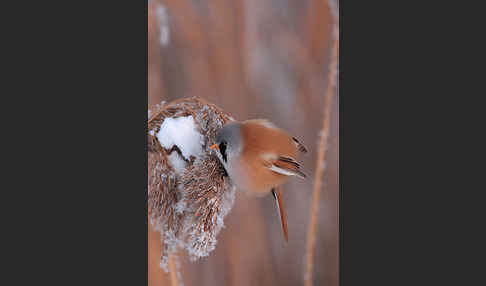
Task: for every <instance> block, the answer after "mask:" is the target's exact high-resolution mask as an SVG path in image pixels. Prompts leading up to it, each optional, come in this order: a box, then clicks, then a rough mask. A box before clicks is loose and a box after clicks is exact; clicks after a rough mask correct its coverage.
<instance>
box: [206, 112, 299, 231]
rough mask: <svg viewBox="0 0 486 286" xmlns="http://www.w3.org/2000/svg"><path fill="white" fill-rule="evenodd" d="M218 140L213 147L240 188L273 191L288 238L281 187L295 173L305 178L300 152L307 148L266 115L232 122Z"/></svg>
mask: <svg viewBox="0 0 486 286" xmlns="http://www.w3.org/2000/svg"><path fill="white" fill-rule="evenodd" d="M215 141H216V144H214V145H213V146H211V149H213V148H218V150H219V158H220V160H221V162H222V163H223V164H224V165H225V168H227V171H228V174H229V176H230V178H231V180H232V181H233V182H234V183H235V185H236V186H237V187H238V188H240V189H242V190H245V191H247V192H249V193H251V194H254V195H256V196H263V195H265V194H267V193H269V192H272V194H273V196H274V198H275V201H276V203H277V209H278V211H279V215H280V219H281V223H282V230H283V233H284V237H285V239H286V240H287V239H288V234H287V223H286V219H285V210H284V206H283V200H282V197H281V190H280V188H279V187H280V186H281V185H282V184H283V183H285V181H286V180H288V179H289V177H291V176H298V177H302V178H305V174H304V173H303V172H302V171H301V170H300V164H299V163H298V162H297V161H296V156H297V151H301V152H307V150H306V148H305V147H304V146H303V145H302V144H300V142H299V141H298V140H297V139H296V138H294V137H292V136H290V135H289V134H288V133H287V132H285V131H284V130H282V129H280V128H277V127H276V126H275V125H273V124H272V123H271V122H269V121H267V120H262V119H252V120H246V121H243V122H239V123H237V122H234V123H232V124H228V125H226V126H225V127H223V129H222V130H220V131H219V132H218V134H217V136H216V140H215ZM277 188H279V189H277Z"/></svg>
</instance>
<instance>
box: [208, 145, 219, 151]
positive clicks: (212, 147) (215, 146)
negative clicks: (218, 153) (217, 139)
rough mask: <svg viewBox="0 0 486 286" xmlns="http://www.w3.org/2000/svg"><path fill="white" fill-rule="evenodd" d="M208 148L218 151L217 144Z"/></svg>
mask: <svg viewBox="0 0 486 286" xmlns="http://www.w3.org/2000/svg"><path fill="white" fill-rule="evenodd" d="M209 148H210V149H214V148H216V149H218V150H219V146H218V144H214V145H213V146H211V147H209Z"/></svg>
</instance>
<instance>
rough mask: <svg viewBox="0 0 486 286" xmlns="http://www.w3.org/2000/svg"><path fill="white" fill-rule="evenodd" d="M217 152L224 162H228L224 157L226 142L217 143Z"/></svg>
mask: <svg viewBox="0 0 486 286" xmlns="http://www.w3.org/2000/svg"><path fill="white" fill-rule="evenodd" d="M219 151H220V152H221V156H222V157H223V160H224V161H225V162H228V158H227V157H226V142H224V141H223V142H221V143H219Z"/></svg>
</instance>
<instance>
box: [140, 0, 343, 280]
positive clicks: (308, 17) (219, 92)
mask: <svg viewBox="0 0 486 286" xmlns="http://www.w3.org/2000/svg"><path fill="white" fill-rule="evenodd" d="M148 8H149V9H148V90H149V94H148V103H149V108H153V107H154V105H155V104H158V103H160V102H161V101H163V100H164V101H167V102H170V101H172V100H174V99H178V98H182V97H190V96H199V97H202V98H205V99H207V100H209V101H211V102H212V103H215V104H216V105H218V106H219V107H221V108H223V109H224V110H225V111H226V112H228V113H229V114H231V115H232V116H233V117H234V118H235V119H237V120H245V119H249V118H267V119H270V120H271V121H273V122H274V123H276V124H277V125H278V126H279V127H281V128H283V129H285V130H287V131H288V132H289V133H291V134H292V135H294V136H295V137H297V138H299V140H300V141H301V142H303V143H304V144H305V145H306V146H307V149H309V153H307V155H304V156H301V157H300V158H299V161H301V162H302V163H303V164H302V165H303V170H304V172H305V173H306V174H307V175H308V179H307V180H305V181H304V180H300V179H297V178H295V179H292V180H290V181H289V183H287V184H286V185H285V186H284V194H283V198H284V202H285V206H286V210H287V217H288V228H289V242H288V244H286V243H285V241H284V239H283V236H282V232H281V229H280V221H279V218H278V214H277V212H276V210H275V202H274V200H273V197H272V196H271V195H269V196H266V197H264V198H261V199H255V198H251V197H248V196H246V195H245V194H241V193H238V194H237V198H236V201H235V205H234V207H233V209H232V211H231V212H230V213H229V214H228V216H227V217H226V219H225V226H226V227H225V228H224V229H223V230H222V231H221V232H220V234H219V236H218V244H217V246H216V250H214V251H213V252H212V253H211V254H210V256H209V257H207V258H203V259H200V260H198V261H196V262H192V263H191V262H189V260H188V258H187V257H186V255H185V253H184V252H180V253H179V256H180V260H181V274H182V282H183V283H184V285H186V286H192V285H215V286H216V285H282V286H285V285H302V284H303V275H304V274H303V273H304V268H305V263H304V262H305V250H306V242H307V237H308V226H309V218H310V209H311V205H312V187H313V182H314V178H313V175H314V170H315V164H316V156H317V152H318V150H317V148H318V147H317V146H318V141H319V135H320V132H321V128H322V118H323V115H324V110H325V96H326V91H327V85H328V82H327V81H328V77H329V74H328V72H329V61H330V55H331V50H330V49H331V45H332V37H333V33H332V29H333V19H332V17H331V15H332V13H331V8H330V7H329V4H328V2H327V1H314V0H302V1H296V0H294V1H290V0H286V1H283V0H247V1H242V0H235V1H227V0H226V1H224V0H214V1H188V0H163V1H162V0H150V1H148ZM338 102H339V97H338V96H335V97H334V100H333V103H332V106H330V109H329V110H330V111H331V117H330V118H331V121H330V129H329V137H328V151H327V154H326V168H325V171H324V183H323V187H322V192H321V198H320V202H319V205H320V206H319V220H318V231H317V237H316V247H315V259H314V261H315V266H314V272H313V273H314V274H313V275H314V277H313V281H314V285H330V286H335V285H338V282H339V281H338V271H339V260H338V252H339V244H338V243H339V242H338V238H339V227H338V223H339V222H338V198H339V193H338V192H339V188H338V147H339V146H338V143H339V142H338V127H339V125H338V124H339V122H338ZM149 225H150V223H149ZM148 245H149V250H148V251H149V270H148V276H149V285H170V279H169V275H168V274H167V273H165V272H163V270H162V269H161V268H160V267H159V260H160V248H161V246H160V235H159V234H158V233H157V232H153V231H152V230H151V229H150V227H149V242H148Z"/></svg>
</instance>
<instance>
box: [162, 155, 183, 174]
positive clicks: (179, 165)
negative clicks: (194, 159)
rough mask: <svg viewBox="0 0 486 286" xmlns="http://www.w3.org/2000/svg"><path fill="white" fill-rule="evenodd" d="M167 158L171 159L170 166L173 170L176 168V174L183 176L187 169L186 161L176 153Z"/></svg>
mask: <svg viewBox="0 0 486 286" xmlns="http://www.w3.org/2000/svg"><path fill="white" fill-rule="evenodd" d="M167 158H168V159H169V162H170V165H171V166H172V168H174V171H175V172H176V174H177V175H180V176H182V174H183V173H184V170H185V169H186V161H184V160H183V159H182V158H181V156H179V153H177V152H175V151H173V152H172V153H171V154H170V155H169V156H167Z"/></svg>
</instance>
